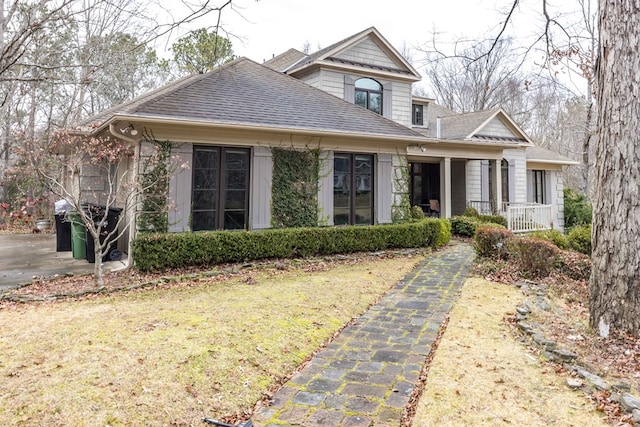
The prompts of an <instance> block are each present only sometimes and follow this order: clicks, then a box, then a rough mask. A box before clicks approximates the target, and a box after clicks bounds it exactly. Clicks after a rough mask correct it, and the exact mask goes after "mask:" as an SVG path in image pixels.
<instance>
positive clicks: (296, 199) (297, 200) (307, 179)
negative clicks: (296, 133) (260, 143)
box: [271, 148, 320, 228]
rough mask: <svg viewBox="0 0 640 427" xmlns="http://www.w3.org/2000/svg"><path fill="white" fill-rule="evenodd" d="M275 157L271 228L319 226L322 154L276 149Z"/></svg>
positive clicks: (309, 151)
mask: <svg viewBox="0 0 640 427" xmlns="http://www.w3.org/2000/svg"><path fill="white" fill-rule="evenodd" d="M271 153H272V156H273V157H272V158H273V181H272V188H271V203H272V205H271V226H272V227H273V228H288V227H315V226H317V225H318V185H319V183H318V180H319V175H320V150H318V149H305V150H294V149H285V148H272V149H271Z"/></svg>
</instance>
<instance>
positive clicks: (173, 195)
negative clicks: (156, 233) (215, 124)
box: [169, 143, 193, 233]
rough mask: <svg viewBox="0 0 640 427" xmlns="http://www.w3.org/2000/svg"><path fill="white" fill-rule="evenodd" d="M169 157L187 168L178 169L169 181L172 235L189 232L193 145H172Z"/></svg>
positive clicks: (170, 228) (170, 229) (170, 227)
mask: <svg viewBox="0 0 640 427" xmlns="http://www.w3.org/2000/svg"><path fill="white" fill-rule="evenodd" d="M171 156H172V157H174V159H175V160H174V162H175V163H177V164H185V165H186V166H188V168H179V169H178V170H177V171H176V172H175V173H173V174H172V175H171V179H170V180H169V206H170V209H169V231H170V232H172V233H176V232H180V231H189V230H190V229H191V225H190V224H189V218H190V217H191V183H192V171H191V168H192V165H193V145H192V144H186V143H184V144H174V145H173V146H172V147H171Z"/></svg>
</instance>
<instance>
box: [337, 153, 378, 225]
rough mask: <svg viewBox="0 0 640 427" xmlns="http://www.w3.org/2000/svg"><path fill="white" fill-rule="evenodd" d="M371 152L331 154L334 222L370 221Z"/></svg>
mask: <svg viewBox="0 0 640 427" xmlns="http://www.w3.org/2000/svg"><path fill="white" fill-rule="evenodd" d="M373 162H374V156H373V155H372V154H348V153H336V154H335V155H334V156H333V223H334V224H335V225H361V224H362V225H364V224H373Z"/></svg>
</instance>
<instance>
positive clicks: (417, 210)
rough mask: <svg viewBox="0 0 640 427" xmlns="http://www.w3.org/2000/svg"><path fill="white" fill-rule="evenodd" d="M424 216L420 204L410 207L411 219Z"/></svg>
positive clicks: (419, 218)
mask: <svg viewBox="0 0 640 427" xmlns="http://www.w3.org/2000/svg"><path fill="white" fill-rule="evenodd" d="M422 218H424V211H423V210H422V208H421V207H420V206H414V207H412V208H411V219H413V220H421V219H422Z"/></svg>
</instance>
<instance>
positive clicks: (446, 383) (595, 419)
mask: <svg viewBox="0 0 640 427" xmlns="http://www.w3.org/2000/svg"><path fill="white" fill-rule="evenodd" d="M522 299H523V296H522V294H521V293H520V292H519V291H518V290H517V289H516V288H514V287H513V286H509V285H503V284H497V283H492V282H488V281H486V280H483V279H478V278H474V279H469V280H468V281H467V282H466V283H465V285H464V287H463V291H462V295H461V297H460V300H459V301H458V302H457V303H456V305H455V307H454V309H453V311H452V312H451V318H450V321H449V325H448V327H447V330H446V332H445V333H444V335H443V338H442V340H441V342H440V345H439V347H438V351H437V352H436V354H435V357H434V359H433V362H432V364H431V367H430V370H429V374H428V377H427V383H426V386H425V389H424V392H423V395H422V398H421V400H420V403H419V405H418V409H417V412H416V415H415V418H414V419H413V425H414V426H419V427H430V426H438V427H440V426H496V425H526V426H549V425H558V426H587V425H588V426H606V425H608V424H607V423H606V422H605V421H604V418H603V415H602V414H601V413H598V412H596V409H595V407H594V405H593V404H592V403H591V402H589V401H588V400H587V399H586V397H585V396H584V395H582V394H580V392H574V391H571V390H570V389H568V387H567V386H566V385H565V383H564V379H563V378H562V377H560V376H558V375H556V373H555V371H554V370H553V369H552V368H551V367H549V366H547V365H544V364H542V363H541V362H540V361H539V358H538V357H537V356H536V355H533V354H531V353H529V351H528V350H527V348H526V347H524V346H522V345H519V344H518V343H516V342H514V339H513V336H512V334H511V332H510V331H509V329H508V327H507V325H506V324H505V322H504V321H503V318H504V316H505V315H506V314H507V311H511V312H513V311H514V309H515V307H516V305H517V304H518V303H520V302H521V301H522Z"/></svg>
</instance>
